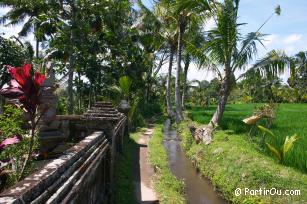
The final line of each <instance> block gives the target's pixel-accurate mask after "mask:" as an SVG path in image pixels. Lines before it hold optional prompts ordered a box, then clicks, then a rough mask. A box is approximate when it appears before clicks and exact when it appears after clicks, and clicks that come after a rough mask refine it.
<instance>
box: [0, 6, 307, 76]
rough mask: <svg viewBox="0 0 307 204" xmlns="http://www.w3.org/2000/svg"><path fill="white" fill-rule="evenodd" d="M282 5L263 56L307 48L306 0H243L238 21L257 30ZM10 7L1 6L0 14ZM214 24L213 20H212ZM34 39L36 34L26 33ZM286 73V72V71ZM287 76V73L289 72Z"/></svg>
mask: <svg viewBox="0 0 307 204" xmlns="http://www.w3.org/2000/svg"><path fill="white" fill-rule="evenodd" d="M142 1H143V3H144V4H145V5H146V6H147V7H152V5H153V3H152V2H153V1H152V0H142ZM278 4H279V5H280V6H281V15H280V16H276V15H275V16H274V17H273V18H272V19H271V20H270V21H269V22H268V23H267V24H266V25H265V26H264V27H263V28H262V30H261V31H262V33H265V34H268V35H267V36H266V37H265V42H264V44H265V46H266V49H264V48H262V47H261V46H259V47H258V48H259V52H258V57H259V58H260V57H262V56H263V55H264V54H265V53H266V52H268V51H270V50H272V49H282V50H284V51H285V52H286V53H287V54H288V55H294V54H296V53H297V52H299V51H303V50H304V51H307V0H241V3H240V10H239V16H240V18H239V22H241V23H248V24H247V25H245V26H242V33H248V32H252V31H256V30H257V28H258V27H259V26H260V25H261V24H262V23H263V22H264V21H265V20H266V19H267V18H268V17H269V16H270V15H271V14H272V12H273V11H274V8H275V7H276V5H278ZM7 11H8V9H7V8H0V16H1V15H3V14H4V13H6V12H7ZM207 26H208V27H210V26H211V27H212V26H214V25H213V22H209V23H208V25H207ZM20 29H21V25H19V26H15V27H4V26H2V25H0V33H5V36H6V37H9V36H11V35H17V33H18V32H19V31H20ZM27 39H28V40H32V41H33V35H30V36H29V37H27ZM286 75H287V74H286ZM286 75H285V76H284V78H285V77H287V76H286ZM212 77H213V74H212V73H208V72H206V71H198V70H197V69H196V67H195V66H194V67H192V68H191V71H190V73H189V76H188V78H189V79H190V80H191V79H199V80H202V79H207V80H208V79H212Z"/></svg>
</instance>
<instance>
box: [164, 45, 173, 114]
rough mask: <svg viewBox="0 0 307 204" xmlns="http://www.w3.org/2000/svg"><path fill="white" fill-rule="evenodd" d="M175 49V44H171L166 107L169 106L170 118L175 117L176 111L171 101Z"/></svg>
mask: <svg viewBox="0 0 307 204" xmlns="http://www.w3.org/2000/svg"><path fill="white" fill-rule="evenodd" d="M174 49H175V48H174V46H173V45H171V49H170V56H169V66H168V74H167V82H166V107H167V115H168V116H169V117H170V118H172V117H174V111H173V107H172V102H171V80H172V69H173V60H174V51H175V50H174Z"/></svg>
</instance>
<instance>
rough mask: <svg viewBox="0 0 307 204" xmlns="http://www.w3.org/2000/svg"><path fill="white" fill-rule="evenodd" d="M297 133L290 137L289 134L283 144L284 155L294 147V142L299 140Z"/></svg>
mask: <svg viewBox="0 0 307 204" xmlns="http://www.w3.org/2000/svg"><path fill="white" fill-rule="evenodd" d="M298 139H299V138H298V136H297V134H294V135H292V136H291V137H290V138H289V137H288V136H287V137H286V139H285V142H284V145H283V157H285V155H286V154H287V152H288V151H289V150H290V149H291V148H292V147H293V145H294V142H295V141H296V140H298Z"/></svg>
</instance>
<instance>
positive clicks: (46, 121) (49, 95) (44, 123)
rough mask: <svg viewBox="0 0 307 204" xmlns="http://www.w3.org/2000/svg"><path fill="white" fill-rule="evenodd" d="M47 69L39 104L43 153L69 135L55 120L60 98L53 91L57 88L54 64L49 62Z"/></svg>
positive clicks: (41, 150)
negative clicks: (64, 133)
mask: <svg viewBox="0 0 307 204" xmlns="http://www.w3.org/2000/svg"><path fill="white" fill-rule="evenodd" d="M46 69H47V72H46V74H47V77H46V80H45V81H44V83H43V84H42V87H41V91H42V93H41V98H40V103H41V104H40V105H39V112H40V113H42V114H43V116H42V117H41V120H40V122H39V124H38V129H39V139H40V152H41V153H46V152H49V151H51V150H52V149H54V148H55V147H57V145H58V144H59V143H60V142H62V141H64V140H65V138H66V137H67V136H64V135H63V134H62V133H61V132H60V131H59V126H60V122H59V121H57V120H55V118H56V106H57V101H58V99H57V96H56V95H54V93H53V92H54V91H55V89H56V86H55V73H54V70H53V64H52V63H51V62H49V63H48V64H47V68H46Z"/></svg>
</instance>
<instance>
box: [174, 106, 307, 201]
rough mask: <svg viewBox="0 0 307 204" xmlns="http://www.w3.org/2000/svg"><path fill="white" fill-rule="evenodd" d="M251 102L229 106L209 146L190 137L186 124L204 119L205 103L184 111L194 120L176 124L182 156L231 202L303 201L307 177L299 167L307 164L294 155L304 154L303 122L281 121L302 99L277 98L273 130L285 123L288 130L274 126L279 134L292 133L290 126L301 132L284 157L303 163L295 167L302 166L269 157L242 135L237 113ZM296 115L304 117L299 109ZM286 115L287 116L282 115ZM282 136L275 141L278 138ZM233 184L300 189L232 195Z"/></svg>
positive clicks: (244, 132)
mask: <svg viewBox="0 0 307 204" xmlns="http://www.w3.org/2000/svg"><path fill="white" fill-rule="evenodd" d="M253 106H254V105H253V104H244V105H230V106H228V109H227V110H226V112H225V113H226V114H225V117H224V118H223V120H222V123H221V128H222V129H223V130H218V131H217V132H216V133H215V135H214V140H213V142H212V143H211V144H210V145H208V146H207V145H204V144H202V143H199V144H196V143H195V141H194V139H193V137H192V135H191V133H190V131H189V129H188V125H189V124H191V123H196V124H197V125H200V124H201V123H207V122H208V120H209V117H210V115H207V114H209V112H210V108H208V109H203V108H193V109H192V110H191V111H189V115H190V117H191V118H192V119H193V120H194V122H192V121H191V120H186V121H185V122H184V123H182V124H180V126H179V130H178V131H179V132H180V135H181V137H182V145H183V148H184V149H185V151H186V154H187V156H188V157H189V158H190V159H191V160H192V161H193V162H194V164H195V165H196V166H197V168H198V169H199V170H200V172H201V173H202V174H203V175H204V176H206V177H208V178H209V179H210V180H211V181H212V183H213V184H214V185H215V186H217V187H218V189H219V190H220V191H221V192H222V194H223V196H224V197H225V198H226V199H227V200H231V201H233V202H234V203H295V202H298V203H305V202H306V200H307V197H306V190H307V182H306V179H307V178H306V175H305V174H304V173H302V172H301V171H305V168H306V166H304V165H305V164H306V163H305V162H306V161H305V160H304V159H303V158H302V160H300V161H299V163H297V161H298V160H297V158H300V157H299V156H300V154H306V152H304V150H303V149H304V147H305V146H306V143H304V142H306V138H302V137H304V135H306V129H305V127H304V126H303V125H301V126H300V125H298V126H295V127H293V128H291V124H292V125H293V124H294V122H293V123H291V122H289V124H286V123H285V121H288V119H290V120H291V119H292V120H294V118H296V117H297V116H296V114H295V110H301V109H302V107H304V106H305V104H303V105H300V104H298V105H292V104H290V105H289V104H281V105H280V108H279V111H278V115H279V117H280V119H279V120H278V119H277V120H276V123H275V124H274V125H273V129H275V130H276V132H277V129H278V126H279V125H285V126H287V127H288V128H285V129H287V130H285V129H283V132H282V131H281V132H279V133H281V134H280V135H283V136H282V138H284V135H290V134H293V132H300V134H301V135H302V136H301V139H302V141H299V140H298V141H297V142H296V143H295V145H294V148H293V149H292V150H291V152H290V154H289V155H288V157H287V159H286V161H287V162H286V163H287V165H292V166H295V167H297V168H303V169H300V170H301V171H299V170H296V169H294V168H291V167H285V166H284V165H281V164H279V163H278V161H277V160H275V159H273V157H271V156H269V155H267V154H264V152H263V151H262V150H261V149H260V148H259V144H258V143H257V140H254V139H251V138H250V137H249V136H248V135H247V128H246V127H244V124H243V123H241V121H240V119H243V118H244V117H245V116H248V115H250V113H251V112H252V109H253ZM286 110H289V111H286ZM211 111H212V110H211ZM291 112H292V114H291ZM301 117H302V118H300V119H301V120H303V117H305V115H304V114H302V115H301ZM286 118H288V119H287V120H286ZM302 123H303V122H302ZM281 129H282V128H281ZM278 136H279V135H278ZM256 137H259V136H256ZM282 138H280V139H279V140H278V142H280V141H282ZM271 142H273V141H271ZM305 158H306V155H305ZM236 188H241V189H244V188H249V189H259V188H266V189H270V188H276V189H299V190H301V195H300V196H235V195H234V191H235V189H236Z"/></svg>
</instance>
